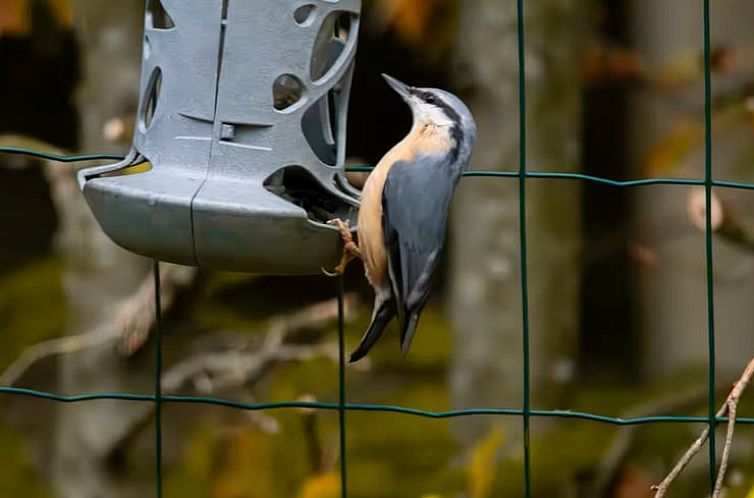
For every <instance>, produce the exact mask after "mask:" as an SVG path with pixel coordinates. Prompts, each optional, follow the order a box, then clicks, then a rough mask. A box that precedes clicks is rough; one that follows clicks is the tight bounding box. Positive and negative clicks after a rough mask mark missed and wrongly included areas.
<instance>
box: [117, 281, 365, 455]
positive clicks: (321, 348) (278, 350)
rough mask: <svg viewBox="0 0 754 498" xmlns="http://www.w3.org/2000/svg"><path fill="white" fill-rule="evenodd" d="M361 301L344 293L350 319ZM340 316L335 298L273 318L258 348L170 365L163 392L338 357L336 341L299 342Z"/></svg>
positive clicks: (123, 440) (225, 384)
mask: <svg viewBox="0 0 754 498" xmlns="http://www.w3.org/2000/svg"><path fill="white" fill-rule="evenodd" d="M357 304H358V298H357V297H356V295H355V294H348V295H346V296H345V300H344V312H345V319H346V320H347V321H351V320H352V319H353V318H354V316H355V313H354V310H355V308H356V306H357ZM337 318H338V306H337V301H335V300H334V299H331V300H329V301H325V302H322V303H318V304H314V305H312V306H308V307H306V308H304V309H302V310H301V311H299V312H297V313H294V314H292V315H290V316H278V317H274V318H272V319H271V320H270V322H269V326H268V330H267V332H266V334H265V336H264V338H263V340H262V342H261V344H260V345H259V346H258V347H256V348H254V347H252V345H251V344H249V343H248V342H247V343H245V344H239V345H236V346H235V348H236V349H234V350H231V351H222V352H214V353H200V354H197V355H194V356H191V357H189V358H187V359H185V360H183V361H181V362H179V363H178V364H176V365H175V366H173V367H171V368H170V369H169V370H168V371H167V372H165V374H164V375H163V377H162V386H163V393H164V394H175V393H178V392H180V391H181V390H182V389H183V387H184V386H185V385H187V384H191V385H192V387H193V388H194V389H195V390H196V391H198V392H200V393H204V394H209V393H214V392H217V391H220V390H224V389H231V388H237V387H242V386H249V387H252V388H253V387H255V386H257V385H259V384H260V383H261V382H262V381H263V380H264V379H265V378H266V376H267V375H268V374H269V373H270V372H272V370H273V369H274V367H276V366H277V365H279V364H281V363H287V362H296V361H303V360H308V359H312V358H322V357H323V358H329V359H332V360H333V361H337V359H338V354H339V351H338V346H337V344H336V343H335V342H333V341H329V342H315V343H311V342H309V343H295V341H301V340H303V339H309V337H307V336H308V334H314V333H317V334H320V335H321V332H323V331H324V330H326V329H327V328H328V327H330V326H331V325H332V324H333V322H334V321H335V320H337ZM244 335H248V334H244ZM315 339H316V337H315ZM246 394H248V391H247V392H246ZM153 415H154V408H153V407H152V408H150V409H149V411H147V412H145V413H144V415H143V417H142V418H140V419H139V420H137V421H135V422H134V423H133V424H132V425H131V427H130V428H129V429H126V430H125V431H124V433H123V435H122V436H121V437H120V438H119V439H118V441H116V442H115V444H113V445H112V447H111V450H110V453H111V454H112V453H115V452H117V451H120V450H121V449H122V448H123V446H125V445H127V444H128V442H129V441H132V440H133V438H134V436H135V435H136V434H137V433H138V432H139V431H141V430H142V429H143V428H144V427H146V426H147V425H148V422H149V421H150V420H151V418H152V416H153ZM255 422H257V421H255Z"/></svg>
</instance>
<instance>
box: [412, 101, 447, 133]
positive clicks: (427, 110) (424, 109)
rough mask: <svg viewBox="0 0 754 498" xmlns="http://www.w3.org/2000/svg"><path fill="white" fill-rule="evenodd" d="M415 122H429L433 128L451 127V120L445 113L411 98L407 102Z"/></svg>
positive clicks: (440, 109)
mask: <svg viewBox="0 0 754 498" xmlns="http://www.w3.org/2000/svg"><path fill="white" fill-rule="evenodd" d="M409 104H410V105H411V108H412V110H413V111H414V116H415V118H416V121H417V122H425V123H426V122H430V123H432V124H434V125H435V126H452V125H453V120H451V119H450V118H449V117H448V115H447V114H445V111H444V110H443V109H442V108H440V107H437V106H436V105H432V104H428V103H426V102H424V101H423V100H421V99H419V98H417V97H414V96H412V97H411V98H410V100H409Z"/></svg>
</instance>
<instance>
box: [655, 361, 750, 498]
mask: <svg viewBox="0 0 754 498" xmlns="http://www.w3.org/2000/svg"><path fill="white" fill-rule="evenodd" d="M752 375H754V359H752V360H751V362H749V365H748V366H747V367H746V369H745V370H744V372H743V374H742V375H741V378H740V379H739V380H738V381H737V382H736V384H735V386H734V387H733V389H732V390H731V392H730V394H728V397H727V398H726V399H725V403H723V406H722V407H721V408H720V409H719V410H718V411H717V413H716V414H715V417H718V418H719V417H724V416H725V415H726V414H727V413H729V410H730V409H731V408H732V409H733V411H732V415H731V417H729V419H728V434H727V435H726V439H725V449H724V451H723V461H722V462H721V464H720V470H719V472H718V476H717V482H716V483H715V494H714V495H713V498H719V489H718V486H719V488H722V481H723V479H724V477H725V471H726V470H727V465H728V456H729V454H730V446H731V444H732V442H733V426H734V425H735V410H736V408H737V406H738V401H739V399H740V397H741V394H742V393H743V391H744V390H745V389H746V386H747V385H748V384H749V382H750V380H751V377H752ZM709 431H710V427H709V425H708V426H707V427H705V428H704V430H703V431H702V433H701V434H700V435H699V437H698V438H697V439H696V441H694V443H693V444H692V445H691V446H690V447H689V449H688V450H686V452H685V453H684V454H683V456H682V457H681V459H680V460H678V463H676V465H675V467H673V470H671V471H670V473H669V474H668V475H667V476H666V477H665V479H663V480H662V482H661V483H660V484H658V485H655V486H652V490H653V491H654V492H655V495H654V498H662V497H663V496H665V494H666V493H667V492H668V489H669V488H670V485H671V484H672V483H673V481H674V480H675V479H676V478H677V477H678V476H679V475H680V474H681V472H683V470H684V469H685V468H686V466H687V465H688V464H689V462H691V459H692V458H694V456H696V454H697V453H699V450H701V449H702V446H704V443H705V442H706V441H707V438H708V437H709Z"/></svg>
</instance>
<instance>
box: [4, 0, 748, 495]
mask: <svg viewBox="0 0 754 498" xmlns="http://www.w3.org/2000/svg"><path fill="white" fill-rule="evenodd" d="M232 1H233V0H232ZM144 3H145V2H144V1H142V0H0V145H6V146H7V145H15V146H24V147H36V148H41V149H44V150H48V151H60V152H74V151H84V152H105V151H106V152H121V153H122V152H125V151H127V150H128V148H129V144H130V139H131V130H132V128H133V125H134V114H135V111H136V104H137V100H138V95H137V92H138V82H139V68H140V57H141V42H140V40H141V35H142V27H143V12H144ZM524 3H525V8H526V18H525V23H526V30H527V40H526V41H527V44H526V63H527V74H526V82H527V92H528V99H529V100H528V117H527V130H528V142H527V144H528V147H529V154H528V158H529V167H530V169H532V170H537V171H568V172H581V173H586V174H591V175H597V176H603V177H607V178H611V179H616V180H622V179H637V178H652V177H671V178H676V177H678V178H681V177H682V178H701V177H702V176H703V173H704V99H703V96H704V82H703V47H702V41H703V38H702V35H703V26H702V2H701V1H695V2H690V1H688V0H663V1H655V0H527V1H526V2H524ZM711 3H712V10H711V14H712V16H711V21H712V71H713V73H712V77H713V94H712V98H713V109H712V113H713V114H712V122H713V131H712V133H713V135H712V138H713V143H714V149H713V161H714V174H715V177H716V178H717V179H720V180H730V181H740V182H751V181H754V140H752V138H753V137H754V31H752V29H751V25H752V20H754V4H752V3H751V2H750V1H747V0H719V1H715V2H711ZM362 21H363V22H362V27H361V32H360V33H359V36H360V40H359V53H358V56H357V63H356V73H355V77H354V88H353V92H352V98H351V107H350V114H349V138H348V156H349V161H350V162H351V163H353V164H364V163H367V164H374V163H375V162H376V161H377V160H378V159H379V158H380V157H381V155H382V154H383V153H384V152H385V151H386V150H387V149H388V148H389V147H390V146H391V145H392V144H394V143H396V142H397V141H398V140H399V139H400V138H401V136H402V135H403V134H404V133H405V132H406V131H407V129H408V126H409V124H410V122H409V115H408V112H407V110H406V109H405V108H404V106H403V104H402V103H401V102H400V101H399V99H397V98H396V97H395V95H394V94H392V93H391V91H390V90H389V89H388V87H387V86H386V85H385V84H384V82H383V81H382V79H381V78H380V77H379V74H380V73H381V72H386V73H389V74H391V75H394V76H396V77H398V78H399V79H402V80H404V81H406V82H408V83H411V84H415V85H418V86H437V87H442V88H447V89H450V90H452V91H454V92H456V93H457V94H459V95H460V96H462V97H463V98H464V99H465V100H466V101H467V102H468V103H469V104H470V107H471V108H472V111H473V113H474V115H475V117H476V119H477V122H478V125H479V141H478V145H477V148H476V151H475V155H474V159H473V164H472V167H473V168H474V169H499V170H515V169H517V167H518V141H519V137H518V116H519V114H518V86H517V85H518V84H517V82H518V72H517V71H518V70H517V67H518V66H517V58H516V57H517V53H516V48H517V40H516V6H515V2H513V1H509V0H365V1H364V7H363V19H362ZM74 173H75V170H74V166H71V165H66V164H57V163H51V162H46V161H40V160H36V159H31V158H28V157H21V156H14V155H0V240H2V243H0V331H1V332H0V334H1V335H0V338H1V340H2V346H1V347H0V372H2V373H0V376H1V377H0V383H2V384H3V385H13V386H17V387H30V388H35V389H42V390H48V391H52V392H56V393H63V394H78V393H87V392H101V391H114V392H133V393H150V392H152V388H153V379H152V372H153V368H154V365H153V360H152V358H153V354H152V353H153V350H152V348H153V345H152V342H151V340H150V328H151V325H152V321H153V316H152V312H151V310H152V302H151V290H152V288H151V280H150V273H149V271H150V261H148V260H145V259H142V258H139V257H136V256H133V255H130V254H128V253H126V252H125V251H123V250H121V249H119V248H118V247H117V246H115V245H114V244H112V243H111V242H110V241H109V240H108V239H107V238H106V237H105V236H104V235H103V234H102V233H101V231H100V230H99V229H98V227H97V225H96V223H95V222H94V220H93V218H92V217H91V215H90V214H89V212H88V209H87V207H86V205H85V203H84V202H83V199H82V197H81V195H80V193H79V191H78V188H77V185H76V182H75V180H74ZM351 179H352V181H353V182H354V183H355V184H359V182H362V181H363V176H359V175H352V177H351ZM713 194H714V198H713V200H714V203H713V205H714V209H713V212H712V217H713V221H714V229H715V234H714V244H715V245H714V251H715V252H714V263H715V275H714V297H715V318H716V338H717V348H716V374H717V378H718V389H717V391H718V398H719V399H723V398H724V396H725V394H726V393H727V391H728V390H729V388H730V386H731V383H732V382H733V380H734V379H736V378H737V377H738V375H739V374H740V371H741V370H742V369H743V368H744V366H745V365H746V363H747V362H748V361H749V360H750V359H751V357H752V356H754V336H753V335H752V328H751V326H752V323H754V306H752V305H751V303H752V301H751V300H752V296H753V295H754V217H753V216H752V214H754V193H752V192H751V191H747V190H731V189H719V188H716V189H715V190H714V192H713ZM703 201H704V195H703V192H702V193H700V192H699V190H698V189H696V188H692V187H687V186H677V185H665V186H649V187H636V188H615V187H610V186H606V185H602V184H596V183H585V182H575V181H557V180H542V179H532V180H530V181H529V182H528V197H527V202H528V206H527V208H528V219H527V228H528V231H529V279H530V294H529V297H530V318H531V341H532V343H531V346H532V365H531V372H532V390H533V391H532V393H533V400H532V406H533V407H534V408H541V409H554V408H559V409H571V410H581V411H589V412H594V413H599V414H603V415H610V416H642V415H706V406H707V405H706V403H707V387H706V382H707V365H708V349H707V309H706V303H707V298H706V288H705V268H706V266H705V245H704V244H705V242H704V233H703V228H704V202H703ZM518 202H519V199H518V184H517V181H516V180H515V179H494V180H492V179H489V178H468V179H465V180H464V181H463V182H462V184H461V185H460V187H459V189H458V192H457V196H456V198H455V200H454V205H453V213H452V220H451V223H450V227H449V243H448V250H447V251H446V254H445V260H444V263H443V268H442V278H441V279H440V281H439V282H438V285H437V286H436V292H435V293H434V295H433V298H432V301H431V303H430V306H429V307H428V309H427V310H426V311H425V313H424V315H423V317H422V321H421V325H420V328H419V331H418V333H417V337H416V340H415V342H414V345H413V348H412V350H411V352H410V354H409V355H408V356H407V357H405V358H403V357H401V355H400V354H399V349H398V340H397V338H396V335H397V334H396V331H395V330H390V331H389V332H388V334H387V335H386V337H385V338H384V339H383V340H382V341H381V342H380V343H379V344H378V346H377V347H376V348H375V350H374V352H373V354H372V355H371V356H370V358H369V360H368V361H366V362H363V363H361V364H358V365H355V366H351V367H349V368H348V370H347V377H348V378H347V394H348V399H349V401H353V402H364V403H388V404H399V405H404V406H408V407H414V408H422V409H429V410H447V409H456V408H471V407H495V408H520V407H521V406H522V403H523V399H522V386H523V374H522V347H521V344H522V338H521V337H522V317H521V297H520V272H519V262H520V254H519V239H518V234H519V225H518V212H519V211H518V209H519V208H518ZM162 278H163V285H164V291H165V296H164V308H165V330H164V342H165V370H166V374H165V377H164V379H163V384H164V386H165V387H164V388H165V390H166V391H167V392H171V393H180V394H211V395H213V396H219V397H224V398H229V399H234V400H242V401H282V400H296V399H305V400H318V401H334V400H337V385H338V384H337V363H336V355H337V349H336V347H335V345H334V344H335V341H336V339H337V338H336V328H335V320H334V316H335V315H334V313H335V308H334V306H335V304H334V301H333V297H334V295H335V292H336V283H335V282H334V281H333V280H330V279H327V278H325V277H307V278H273V277H266V276H255V275H240V274H227V273H218V272H210V271H201V272H197V271H196V270H194V269H188V268H181V267H176V266H171V265H164V266H163V269H162ZM346 290H347V293H348V298H347V304H348V307H347V311H348V328H347V342H348V348H349V349H350V348H353V347H354V346H355V345H356V344H357V342H358V340H359V338H360V336H361V333H362V331H363V330H364V327H365V325H366V323H367V320H368V318H369V314H370V312H371V307H370V299H371V294H370V290H369V289H368V287H367V286H366V283H365V280H364V277H363V272H362V269H361V267H360V265H359V264H358V263H354V264H352V266H351V267H350V268H349V271H348V273H347V275H346ZM748 398H749V399H750V398H751V396H748ZM164 411H165V413H164V425H165V434H164V438H165V453H164V455H165V456H164V458H165V462H164V475H165V495H166V496H168V497H179V496H180V497H182V498H194V497H196V498H199V497H213V498H246V497H250V498H283V497H292V498H331V497H336V496H338V490H339V478H338V473H337V472H338V455H337V454H338V451H337V448H338V432H337V414H336V413H334V412H312V411H304V410H296V409H289V410H280V411H274V412H254V413H252V412H243V411H240V410H233V409H229V408H219V407H209V406H203V405H188V404H167V405H166V406H165V408H164ZM153 415H154V414H153V412H152V408H151V407H150V406H149V404H141V403H128V402H123V401H91V402H86V403H76V404H65V405H64V404H56V403H54V402H51V401H44V400H38V399H31V398H23V397H16V396H2V397H0V461H2V462H3V469H2V470H1V471H0V496H7V497H24V498H26V497H29V498H46V497H60V498H100V497H108V498H119V497H123V498H130V497H139V498H140V497H143V496H151V493H153V488H154V475H153V465H154V453H153V447H152V440H153V429H154V424H153ZM739 415H741V416H749V417H751V416H754V403H752V402H751V401H747V399H746V397H745V398H744V400H743V403H742V405H741V407H740V409H739ZM701 429H702V427H701V426H698V425H693V424H692V425H688V424H687V425H682V424H661V425H649V426H641V427H633V428H617V427H613V426H608V425H603V424H599V423H595V422H586V421H578V420H573V419H568V420H562V419H553V418H534V419H532V459H533V460H532V471H533V492H534V495H535V496H537V497H548V498H559V497H563V498H566V497H591V498H605V497H612V498H643V497H649V496H652V494H651V492H650V491H649V486H650V485H651V484H652V483H655V482H658V481H659V480H660V479H661V478H662V477H663V476H664V475H665V473H666V472H667V471H668V470H669V469H670V468H671V467H672V466H673V464H674V463H675V461H676V459H677V458H678V457H679V456H680V454H681V453H682V452H683V451H684V449H685V448H686V447H688V445H689V444H690V443H691V442H692V441H693V440H694V439H695V438H696V436H697V434H698V432H699V431H700V430H701ZM753 438H754V433H753V432H752V430H751V429H750V428H748V426H741V427H740V428H739V429H738V430H737V433H736V439H735V442H734V445H733V450H732V460H731V469H730V471H729V474H728V478H727V481H726V486H727V494H726V496H727V497H728V498H737V497H741V498H743V497H751V496H752V492H754V439H753ZM347 448H348V468H349V480H350V490H349V491H350V496H353V497H354V498H361V497H363V498H366V497H370V498H382V497H384V498H388V497H390V498H395V497H399V498H430V497H432V498H456V497H469V498H487V497H492V496H506V497H509V496H510V497H513V496H521V495H522V489H523V473H522V472H523V462H522V430H521V421H520V419H519V418H516V417H507V418H506V417H491V416H487V417H483V416H479V417H464V418H457V419H452V420H451V419H444V420H429V419H423V418H417V417H413V416H408V415H397V414H387V413H361V412H351V413H349V414H348V436H347ZM707 480H708V470H707V460H706V454H705V453H704V452H703V454H702V455H700V456H699V457H698V458H697V459H696V460H695V461H694V462H693V463H692V465H691V466H690V467H689V468H688V469H687V471H686V472H685V473H684V474H683V475H682V477H681V478H680V479H679V480H678V482H677V484H676V485H675V486H674V488H673V491H672V493H671V496H675V497H689V498H692V497H703V496H709V493H708V491H707V490H708V484H707Z"/></svg>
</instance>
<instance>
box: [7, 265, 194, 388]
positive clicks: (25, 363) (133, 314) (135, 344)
mask: <svg viewBox="0 0 754 498" xmlns="http://www.w3.org/2000/svg"><path fill="white" fill-rule="evenodd" d="M196 274H197V272H196V269H195V268H188V267H183V266H177V265H170V264H164V265H160V278H161V283H162V302H161V304H162V311H163V312H165V311H168V310H169V309H170V308H171V307H172V306H173V304H174V303H175V298H176V295H177V293H178V291H179V290H181V289H183V288H185V287H187V286H189V285H191V283H193V281H194V279H195V277H196ZM153 326H154V291H153V282H152V276H151V275H149V276H147V277H146V278H145V279H144V281H143V282H142V283H141V285H140V286H139V288H138V289H137V290H136V291H134V293H133V294H131V295H130V296H127V297H126V298H124V299H123V300H122V301H121V302H120V303H119V304H118V305H117V306H116V312H115V319H114V323H112V324H109V325H107V326H105V327H101V328H97V329H95V330H92V331H90V332H86V333H84V334H79V335H74V336H68V337H60V338H56V339H50V340H48V341H44V342H40V343H37V344H34V345H33V346H30V347H29V348H27V349H26V350H25V351H23V352H22V353H21V356H19V357H18V358H17V359H16V360H15V361H14V362H13V363H11V364H10V366H9V367H8V368H6V369H5V371H4V372H3V373H2V374H1V375H0V385H4V386H12V385H13V384H15V383H16V382H18V379H20V378H21V376H22V375H23V374H24V373H25V372H26V371H27V370H28V369H29V368H30V367H31V366H32V365H34V364H35V363H37V362H38V361H40V360H43V359H45V358H48V357H50V356H58V355H61V354H69V353H74V352H77V351H82V350H84V349H89V348H93V347H97V346H101V345H103V344H107V343H109V342H111V341H116V340H117V341H118V342H119V350H120V351H121V352H123V353H124V354H133V353H134V352H135V351H137V350H138V349H139V348H140V347H141V346H143V344H144V343H145V342H146V340H147V339H148V338H149V331H150V330H151V328H152V327H153Z"/></svg>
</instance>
